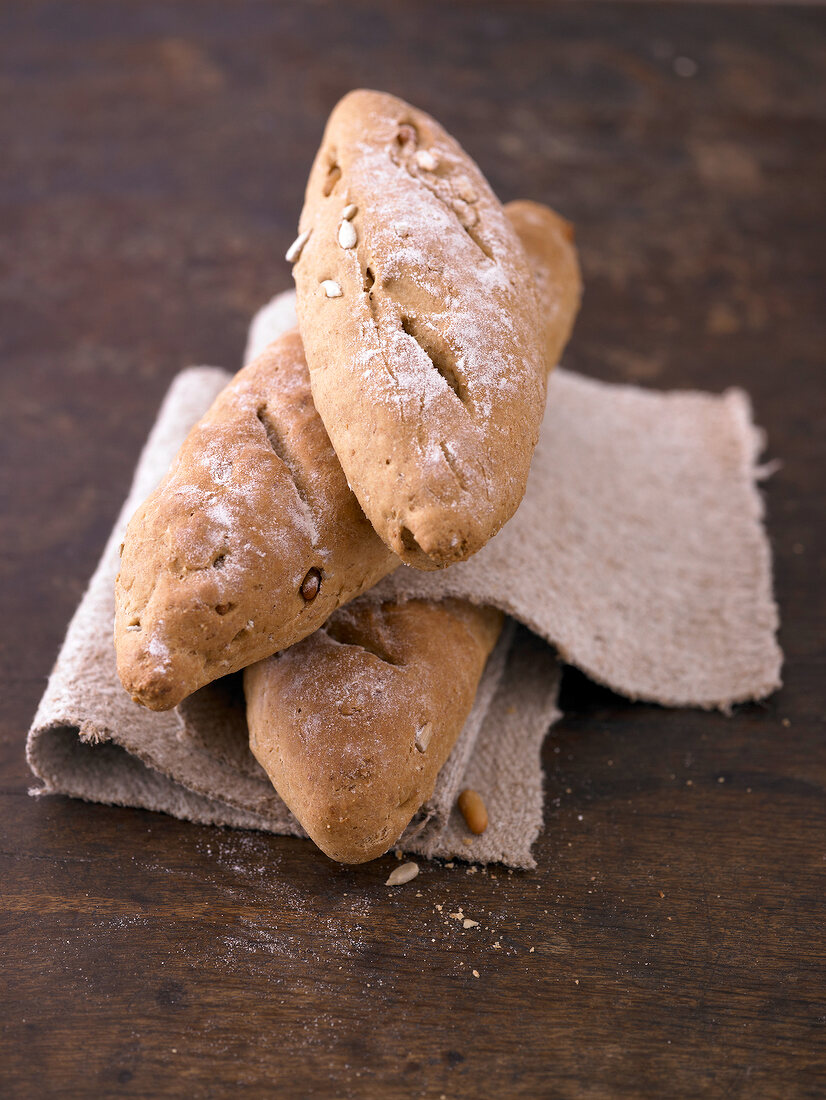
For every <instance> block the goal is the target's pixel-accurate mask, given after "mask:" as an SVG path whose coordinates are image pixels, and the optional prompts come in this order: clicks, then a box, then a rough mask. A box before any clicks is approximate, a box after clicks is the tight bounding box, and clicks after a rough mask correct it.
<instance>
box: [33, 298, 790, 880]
mask: <svg viewBox="0 0 826 1100" xmlns="http://www.w3.org/2000/svg"><path fill="white" fill-rule="evenodd" d="M293 324H295V310H294V295H293V294H292V293H286V294H282V295H279V296H278V297H277V298H276V299H274V300H273V302H271V303H270V304H269V305H268V306H267V307H265V308H264V309H263V310H261V311H260V313H259V314H258V315H257V316H256V318H255V319H254V321H253V324H252V326H251V330H250V339H249V344H248V348H247V356H246V358H247V359H249V358H251V357H252V356H253V355H255V354H256V353H257V352H258V351H259V350H260V349H261V348H262V347H263V346H265V345H266V343H268V342H269V341H270V340H272V339H273V338H274V337H275V336H277V335H278V334H279V333H280V332H282V331H284V330H285V329H287V328H288V327H291V326H292V325H293ZM229 377H230V376H229V374H228V373H227V372H225V371H222V370H218V369H217V368H211V367H200V368H192V369H190V370H186V371H183V372H182V373H181V374H180V375H178V377H177V378H176V379H175V381H174V382H173V384H172V386H171V388H170V390H169V393H168V395H167V397H166V400H165V402H164V404H163V407H162V408H161V411H160V413H159V416H158V419H157V421H156V423H155V426H154V428H153V430H152V432H151V434H150V437H149V440H148V441H147V444H146V447H145V448H144V451H143V454H142V456H141V459H140V461H139V463H138V468H137V471H136V473H135V479H134V483H133V485H132V489H131V492H130V494H129V497H128V499H127V501H126V503H125V505H124V507H123V510H122V512H121V515H120V517H119V519H118V521H117V523H116V525H115V528H114V530H113V532H112V535H111V537H110V539H109V542H108V543H107V545H106V548H105V550H104V552H103V556H102V558H101V560H100V563H99V565H98V567H97V569H96V571H95V573H94V575H93V577H92V579H91V581H90V583H89V587H88V589H87V591H86V593H85V595H84V597H83V599H82V601H81V604H80V606H79V607H78V609H77V611H76V613H75V615H74V618H73V619H72V622H71V624H70V626H69V629H68V632H67V635H66V639H65V641H64V643H63V647H62V649H61V651H60V654H59V656H58V659H57V662H56V664H55V666H54V669H53V671H52V674H51V676H50V679H49V683H48V686H47V688H46V691H45V694H44V696H43V698H42V700H41V702H40V706H39V708H38V711H37V714H36V716H35V719H34V722H33V725H32V728H31V730H30V731H29V737H28V743H27V754H28V760H29V764H30V766H31V768H32V770H33V771H34V773H35V774H36V775H37V776H38V777H39V778H40V779H41V780H42V783H43V786H42V787H40V788H38V789H37V790H36V792H35V793H38V794H45V793H64V794H69V795H73V796H76V797H79V798H85V799H89V800H92V801H97V802H107V803H114V804H117V805H124V806H140V807H144V808H146V809H151V810H161V811H165V812H166V813H170V814H174V815H175V816H177V817H180V818H185V819H188V820H191V821H198V822H205V823H214V824H224V825H233V826H240V827H247V828H255V829H265V830H269V831H271V832H276V833H292V834H295V835H298V836H301V835H304V834H303V832H302V830H301V827H300V826H299V825H298V823H297V822H296V821H295V819H294V818H293V817H292V815H291V814H290V813H289V811H288V810H287V808H286V807H285V805H284V803H283V802H282V801H281V800H280V799H279V797H278V795H277V794H276V793H275V791H274V789H273V788H272V786H271V784H270V783H269V781H268V780H267V778H266V776H265V775H264V772H263V771H262V769H261V768H260V767H259V765H258V764H257V762H256V761H255V760H254V758H253V757H252V755H251V754H250V752H249V748H248V746H247V732H246V724H245V720H244V711H243V695H242V691H241V685H240V677H239V676H235V677H228V678H226V679H225V680H222V681H219V682H217V683H216V684H212V685H209V686H208V687H206V688H204V689H202V690H201V691H200V692H198V693H196V695H194V696H192V697H190V699H188V700H186V702H185V703H184V704H182V706H181V707H180V708H178V710H177V711H172V712H168V713H153V712H151V711H148V710H145V709H143V708H142V707H139V706H137V705H136V704H134V703H132V701H131V700H130V699H129V697H128V695H127V694H126V692H125V691H124V690H123V689H122V687H121V686H120V682H119V681H118V678H117V674H116V672H115V660H114V650H113V644H112V621H113V614H114V606H113V585H114V579H115V574H116V572H117V568H118V546H119V543H120V540H121V538H122V536H123V531H124V528H125V526H126V523H127V521H128V520H129V518H130V517H131V515H132V513H133V512H134V510H135V508H136V507H137V506H138V504H139V503H140V502H141V501H142V500H143V498H144V497H145V496H146V495H147V494H148V493H149V492H150V491H151V490H152V488H153V487H154V486H155V485H156V484H157V482H158V481H159V480H160V478H161V477H162V476H163V474H164V472H165V471H166V468H167V466H168V464H169V462H170V461H171V459H172V457H173V455H174V454H175V452H176V450H177V449H178V447H179V445H180V443H181V442H182V440H183V438H184V436H185V435H186V433H187V431H188V430H189V428H190V427H191V425H192V424H193V423H194V421H195V420H197V419H198V418H199V417H200V416H201V415H202V414H203V413H204V412H205V411H206V409H207V408H208V406H209V405H210V404H211V402H212V400H213V399H214V398H215V396H216V395H217V393H218V392H219V391H220V389H221V388H222V387H223V386H224V385H225V384H226V382H227V380H228V378H229ZM762 445H763V439H762V434H761V433H760V431H759V430H758V429H757V428H755V426H754V425H753V424H752V421H751V411H750V406H749V401H748V398H747V396H746V395H745V394H744V393H742V392H741V391H738V390H729V391H727V392H726V393H724V394H723V395H721V396H714V395H710V394H703V393H692V392H681V393H665V394H664V393H655V392H649V391H645V390H642V389H639V388H637V387H633V386H616V385H606V384H604V383H600V382H595V381H592V380H589V379H586V378H582V377H579V376H577V375H575V374H571V373H569V372H567V371H563V370H557V371H556V372H555V373H554V374H553V375H552V377H551V383H550V391H549V398H548V410H547V413H546V416H545V421H544V424H543V428H542V437H541V439H540V443H539V446H538V447H537V450H536V453H535V456H534V460H533V465H532V468H531V476H530V481H529V484H528V489H527V493H526V495H525V499H524V501H523V503H522V505H521V506H520V508H519V511H518V512H517V514H516V516H515V517H514V518H513V519H512V520H511V521H510V522H509V523H508V524H507V525H506V526H505V527H504V528H503V530H502V531H501V532H500V533H499V534H498V535H497V536H496V537H495V538H494V539H493V540H491V542H490V543H489V544H488V545H487V546H486V547H485V548H484V549H483V550H481V551H480V552H479V553H478V554H477V555H476V556H475V557H473V558H472V559H471V560H470V561H468V562H465V563H463V564H461V565H456V566H453V567H452V568H451V569H449V570H447V571H445V572H442V573H420V572H418V571H416V570H412V569H409V568H407V567H405V566H402V567H400V568H399V569H398V570H396V572H395V573H393V574H392V575H391V576H390V577H387V578H386V579H385V580H384V581H382V582H381V584H380V585H378V586H377V587H376V588H375V589H373V591H372V593H370V594H369V596H370V598H376V599H380V598H386V597H387V596H399V595H401V596H412V595H416V596H425V597H440V596H446V595H451V596H460V597H464V598H467V599H471V600H473V601H475V602H477V603H488V604H495V605H496V606H498V607H501V608H502V609H503V610H505V611H507V612H508V614H509V615H510V616H511V617H512V618H513V619H515V620H518V622H519V623H521V624H523V625H522V626H519V625H517V624H516V623H511V624H509V626H508V627H507V628H506V630H505V631H504V633H503V636H502V639H501V640H500V642H499V644H498V645H497V647H496V649H495V650H494V653H493V654H492V656H491V659H490V660H489V662H488V666H487V669H486V671H485V675H484V677H483V681H482V683H481V685H480V689H479V692H478V695H477V699H476V703H475V706H474V709H473V712H472V713H471V715H470V717H469V719H468V722H467V724H466V726H465V729H464V730H463V732H462V734H461V736H460V738H459V741H458V742H457V744H456V747H455V749H454V751H453V753H452V754H451V757H450V759H449V760H448V762H447V764H446V765H445V767H444V768H443V769H442V771H441V773H440V775H439V779H438V782H437V785H436V789H435V791H434V794H433V797H432V798H431V799H430V800H429V801H428V803H427V804H426V805H425V806H424V807H423V808H422V810H421V811H420V813H419V814H418V815H417V816H416V818H415V819H414V821H413V822H412V823H411V825H410V827H409V828H408V830H407V831H406V832H405V834H404V837H403V838H402V842H401V846H402V847H403V848H404V849H405V851H409V852H415V853H420V854H423V855H426V856H440V857H458V858H461V859H467V860H474V861H478V862H493V861H501V862H503V863H506V864H508V865H509V866H512V867H532V866H534V865H535V864H534V860H533V857H532V855H531V845H532V843H533V841H534V840H535V838H536V836H537V834H538V832H539V829H540V828H541V824H542V770H541V764H540V748H541V744H542V740H543V738H544V736H545V734H546V732H547V730H548V728H549V726H550V725H551V723H552V722H553V721H554V720H555V719H556V718H557V717H558V711H557V709H556V698H557V689H558V684H559V665H558V661H557V657H556V655H555V652H558V653H559V655H560V656H561V657H562V658H563V659H564V660H565V661H567V662H570V663H571V664H574V665H576V666H577V667H579V668H581V669H582V670H583V671H584V672H586V673H587V674H588V675H589V676H591V677H593V678H594V679H595V680H598V681H600V682H601V683H604V684H607V685H608V686H609V687H611V688H613V689H614V690H615V691H618V692H620V693H621V694H623V695H626V696H628V697H630V698H634V699H646V700H652V701H655V702H659V703H663V704H665V705H669V706H680V705H687V706H700V707H720V708H723V709H725V708H728V707H729V706H730V705H731V704H732V703H735V702H740V701H744V700H748V699H759V698H761V697H763V696H765V695H767V694H769V693H770V692H772V691H773V690H774V689H775V688H777V687H778V686H779V684H780V665H781V653H780V650H779V648H778V645H777V642H776V640H775V633H776V629H777V622H778V619H777V608H776V605H775V603H774V600H773V597H772V590H771V556H770V551H769V545H768V541H767V539H766V535H765V532H764V530H763V522H762V521H763V509H762V502H761V499H760V496H759V493H758V491H757V487H756V481H757V478H758V477H759V475H760V469H759V467H758V466H757V460H758V456H759V453H760V450H761V448H762ZM525 627H528V628H529V629H525ZM540 639H544V640H545V641H540ZM545 642H550V643H551V645H550V646H549V645H547V644H545ZM552 647H554V648H552ZM466 786H471V787H473V788H475V789H476V790H479V791H480V792H481V793H482V795H483V797H484V799H485V802H486V804H487V806H488V810H489V817H490V825H489V827H488V829H487V831H486V832H485V833H484V834H482V836H479V837H473V838H471V837H470V836H469V835H468V834H467V832H466V830H465V829H464V827H463V825H462V822H461V819H460V818H459V816H458V814H457V812H456V811H455V808H454V806H455V800H456V797H457V795H458V792H459V791H460V790H461V789H462V788H463V787H466Z"/></svg>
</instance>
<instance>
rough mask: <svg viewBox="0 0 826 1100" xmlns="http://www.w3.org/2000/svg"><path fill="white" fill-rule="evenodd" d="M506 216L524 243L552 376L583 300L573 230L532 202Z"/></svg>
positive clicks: (514, 205) (516, 205) (515, 205)
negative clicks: (537, 294)
mask: <svg viewBox="0 0 826 1100" xmlns="http://www.w3.org/2000/svg"><path fill="white" fill-rule="evenodd" d="M505 213H506V214H507V216H508V221H509V222H510V223H511V225H512V226H513V228H514V229H515V230H516V233H517V236H518V237H519V239H520V241H521V242H522V247H523V248H524V249H525V255H526V256H527V257H528V262H529V264H530V265H531V271H532V272H533V278H534V282H535V284H536V289H537V291H538V292H539V305H540V315H541V320H542V336H543V339H544V344H545V363H546V366H547V369H548V371H549V372H550V371H552V370H553V368H554V367H555V366H556V365H557V363H558V362H559V357H560V355H561V354H562V349H563V348H564V347H565V345H566V344H567V343H568V340H569V338H570V336H571V330H572V329H573V327H574V321H575V320H576V315H577V313H578V312H579V303H580V300H581V298H582V276H581V274H580V270H579V260H578V259H577V252H576V246H575V244H574V227H573V226H572V225H571V223H570V222H569V221H566V220H565V218H562V217H560V216H559V214H557V213H556V212H555V211H553V210H551V208H550V207H549V206H543V205H542V203H539V202H531V201H530V200H529V199H517V200H516V201H515V202H509V203H508V204H507V205H506V206H505Z"/></svg>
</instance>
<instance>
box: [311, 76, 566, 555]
mask: <svg viewBox="0 0 826 1100" xmlns="http://www.w3.org/2000/svg"><path fill="white" fill-rule="evenodd" d="M299 230H300V236H299V241H298V242H297V245H296V249H295V253H298V255H297V259H296V263H295V267H294V269H293V270H294V277H295V283H296V292H297V310H298V319H299V327H300V329H301V335H302V338H303V340H304V347H305V352H306V355H307V363H308V365H309V368H310V380H311V384H312V389H313V398H314V400H315V405H316V408H317V409H318V412H319V414H320V416H321V419H322V420H323V421H324V425H325V427H326V428H327V431H328V433H329V435H330V439H331V440H332V443H333V446H334V447H335V450H336V453H337V454H338V456H339V459H340V461H341V464H342V467H343V469H344V472H345V474H346V476H347V481H348V483H349V484H350V485H351V486H352V488H353V491H354V492H355V494H356V496H357V497H358V499H359V503H360V504H361V506H362V508H363V509H364V512H365V514H366V515H367V517H368V519H369V520H370V522H371V523H372V525H373V527H374V528H375V530H376V531H377V532H378V534H379V535H380V536H381V537H382V538H383V539H384V541H385V542H386V543H387V545H388V546H389V547H390V548H391V549H392V550H393V551H395V553H396V554H398V555H399V557H400V558H401V559H402V560H403V561H405V562H406V563H407V564H409V565H413V566H416V567H417V568H420V569H436V568H440V567H444V566H447V565H450V564H452V563H454V562H458V561H464V560H465V559H467V558H468V557H470V555H471V554H474V553H476V551H477V550H479V549H480V548H481V547H482V546H484V545H485V543H486V542H487V541H488V540H489V539H490V538H491V536H492V535H494V534H496V532H497V531H498V530H499V529H500V527H501V526H502V525H503V524H504V523H505V522H506V521H507V520H508V519H509V518H510V517H511V516H512V515H513V513H514V512H515V511H516V508H517V507H518V505H519V502H520V501H521V499H522V497H523V495H524V492H525V486H526V484H527V479H528V471H529V469H530V463H531V456H532V454H533V450H534V447H535V446H536V443H537V441H538V439H539V427H540V424H541V422H542V417H543V414H544V411H545V386H546V376H547V369H546V364H545V356H544V348H543V344H542V339H541V322H540V307H539V300H538V296H537V290H536V286H535V283H534V279H533V278H532V274H531V270H530V266H529V263H528V259H527V257H526V255H525V250H524V249H523V247H522V245H521V243H520V241H519V238H518V235H517V234H516V232H515V231H514V229H513V227H512V225H511V224H510V222H509V221H508V218H507V217H506V215H505V212H504V210H503V208H502V206H501V204H500V202H499V200H498V199H497V198H496V196H495V195H494V193H493V191H492V190H491V188H490V186H489V184H488V183H487V181H486V179H485V177H484V176H483V175H482V173H481V171H480V170H479V168H478V166H477V165H476V164H475V163H474V162H473V161H472V160H471V158H470V157H469V156H468V155H467V153H465V152H464V150H463V149H462V148H461V146H460V145H459V144H458V143H457V142H456V141H455V140H454V139H453V138H452V137H451V136H450V135H449V134H448V133H447V132H446V131H445V130H444V129H443V128H442V127H441V126H440V125H439V124H438V123H437V122H436V121H435V120H434V119H432V118H431V117H430V116H429V115H427V114H425V113H424V112H423V111H419V110H417V109H416V108H415V107H412V106H411V105H410V104H408V103H405V102H404V101H403V100H401V99H397V98H396V97H394V96H390V95H385V94H383V93H381V92H372V91H363V90H362V91H356V92H351V93H350V94H349V95H347V96H345V97H344V99H342V100H341V102H340V103H339V104H338V105H337V106H336V107H335V108H334V110H333V112H332V114H331V115H330V118H329V121H328V123H327V127H326V130H325V132H324V137H323V140H322V143H321V147H320V149H319V151H318V154H317V156H316V158H315V162H314V164H313V167H312V170H311V172H310V178H309V182H308V184H307V191H306V195H305V201H304V208H303V210H302V213H301V219H300V222H299ZM295 253H293V254H295Z"/></svg>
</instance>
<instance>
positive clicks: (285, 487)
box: [115, 330, 398, 710]
mask: <svg viewBox="0 0 826 1100" xmlns="http://www.w3.org/2000/svg"><path fill="white" fill-rule="evenodd" d="M397 565H398V559H397V558H396V557H395V555H393V554H392V553H391V552H390V551H389V550H388V549H387V548H386V547H385V545H384V543H383V542H382V541H381V539H380V538H379V537H378V536H377V535H376V534H375V532H374V531H373V529H372V528H371V526H370V524H369V523H368V522H367V520H366V519H365V518H364V514H363V513H362V511H361V509H360V508H359V505H358V502H357V500H356V498H355V497H354V495H353V494H352V493H351V492H350V490H349V489H348V487H347V482H346V480H345V478H344V474H343V473H342V470H341V466H340V465H339V463H338V460H337V458H336V455H335V452H334V451H333V448H332V447H331V446H330V440H329V439H328V437H327V433H326V432H325V431H324V425H323V424H322V423H321V420H320V418H319V417H318V414H317V413H316V411H315V408H314V406H313V401H312V395H311V393H310V381H309V375H308V373H307V366H306V362H305V360H304V353H303V349H302V346H301V338H300V337H299V335H298V331H297V330H294V331H293V332H291V333H288V334H287V335H285V336H283V337H281V338H280V339H279V340H276V341H275V342H274V343H273V344H271V345H270V346H269V347H268V348H267V350H266V351H265V352H264V353H263V354H262V355H261V356H259V358H258V359H256V360H255V361H254V362H253V363H251V364H250V365H249V366H247V367H245V368H244V369H243V370H242V371H241V372H240V373H239V374H238V375H237V376H236V377H235V378H234V379H233V381H232V382H231V383H230V384H229V386H227V388H226V389H225V390H224V391H223V392H222V393H221V394H220V395H219V396H218V398H217V400H216V401H215V402H214V404H213V405H212V407H211V408H210V410H209V412H207V414H206V415H205V416H204V417H203V418H202V419H201V420H200V421H199V422H198V423H197V424H196V425H195V427H194V428H193V429H192V431H191V432H190V433H189V435H188V436H187V438H186V441H185V442H184V444H183V446H182V447H181V450H180V451H179V453H178V455H177V457H176V459H175V461H174V462H173V464H172V467H171V468H170V470H169V473H168V474H167V475H166V477H165V478H164V480H163V481H162V482H161V484H160V485H159V487H158V488H157V489H156V490H155V492H154V493H152V495H151V496H150V497H149V498H148V499H147V500H146V501H145V502H144V504H143V505H142V506H141V507H140V508H139V509H138V511H137V512H136V513H135V515H134V517H133V518H132V520H131V521H130V523H129V526H128V528H127V531H126V535H125V537H124V543H123V549H122V553H121V565H120V573H119V575H118V578H117V581H116V585H115V608H116V610H115V647H116V650H117V665H118V674H119V675H120V678H121V682H122V683H123V686H124V687H125V688H126V690H127V691H128V692H129V694H130V695H131V696H132V698H133V699H134V700H135V701H136V702H138V703H142V704H143V705H144V706H146V707H149V708H150V709H152V710H166V709H168V708H170V707H173V706H175V705H176V704H177V703H179V702H180V701H181V699H183V698H184V697H185V696H187V695H189V694H190V693H191V692H193V691H195V690H197V688H199V687H202V686H203V685H204V684H207V683H209V682H210V681H211V680H214V679H216V678H217V677H219V676H224V675H226V674H227V673H230V672H235V671H237V670H238V669H241V668H244V667H245V666H246V665H248V664H251V663H252V662H253V661H259V660H261V659H262V658H263V657H269V656H270V654H271V653H274V652H276V651H277V650H279V649H282V648H284V647H285V646H289V645H292V643H293V642H295V641H298V640H299V639H300V638H304V637H306V636H307V635H308V634H311V633H312V632H313V631H314V630H315V629H316V628H317V627H319V626H320V625H321V624H322V623H323V622H324V620H325V619H326V618H327V617H328V616H329V615H330V614H331V613H332V612H333V611H334V610H335V609H336V608H337V607H338V606H339V604H341V603H343V602H345V601H346V600H348V599H351V598H352V597H353V596H356V595H358V594H359V593H360V592H363V591H365V590H366V589H368V588H370V587H372V585H374V584H375V583H376V582H377V581H378V580H380V579H381V577H383V576H385V575H386V574H387V573H389V572H390V571H391V570H392V569H394V568H395V567H396V566H397Z"/></svg>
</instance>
